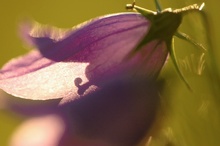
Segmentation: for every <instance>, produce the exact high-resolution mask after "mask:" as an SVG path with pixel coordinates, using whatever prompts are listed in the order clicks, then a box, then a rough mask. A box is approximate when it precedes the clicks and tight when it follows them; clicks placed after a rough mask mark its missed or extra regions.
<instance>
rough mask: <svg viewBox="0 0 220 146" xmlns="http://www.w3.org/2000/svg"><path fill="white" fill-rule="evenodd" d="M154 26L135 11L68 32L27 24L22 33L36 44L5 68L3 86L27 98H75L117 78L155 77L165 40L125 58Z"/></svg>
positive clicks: (164, 51) (164, 54)
mask: <svg viewBox="0 0 220 146" xmlns="http://www.w3.org/2000/svg"><path fill="white" fill-rule="evenodd" d="M149 26H150V22H149V21H148V20H147V19H145V18H144V17H143V16H142V15H140V14H136V13H125V14H123V13H122V14H114V15H108V16H104V17H99V18H97V19H94V20H91V21H89V22H87V23H86V24H83V25H79V26H77V27H75V28H74V29H72V30H69V31H65V32H60V31H58V30H55V29H51V28H49V27H46V26H45V27H43V26H39V25H38V26H33V27H32V28H30V25H25V26H23V28H22V32H21V33H22V36H23V38H24V39H25V41H26V42H28V43H29V44H31V45H33V46H34V47H35V50H33V51H31V52H30V53H28V54H27V55H25V56H22V57H19V58H17V59H13V60H11V61H10V62H9V63H7V64H6V65H5V66H4V67H3V68H2V70H1V71H0V88H2V89H3V90H5V91H6V92H8V93H10V94H13V95H14V96H18V97H22V98H27V99H41V100H46V99H56V98H66V99H67V98H71V99H74V98H77V97H79V96H82V95H85V94H87V93H89V92H90V91H94V90H96V89H98V88H99V87H100V86H102V85H103V84H105V83H107V82H109V81H111V80H114V79H116V78H133V77H135V76H137V77H143V78H153V77H155V76H157V74H158V73H159V71H160V69H161V67H162V66H163V64H164V61H165V60H166V58H167V53H168V50H167V49H166V47H164V46H165V43H160V44H158V41H156V40H155V41H152V42H150V43H148V44H146V45H145V46H144V47H143V49H141V51H139V52H137V53H135V54H134V55H133V56H132V57H129V58H126V56H128V54H129V53H130V52H131V51H132V50H133V48H135V46H136V45H137V44H138V42H140V40H141V39H142V38H143V36H144V35H145V34H146V33H147V31H149ZM156 45H157V49H156V50H155V46H156Z"/></svg>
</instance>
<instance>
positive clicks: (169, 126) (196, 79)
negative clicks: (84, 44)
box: [0, 0, 220, 146]
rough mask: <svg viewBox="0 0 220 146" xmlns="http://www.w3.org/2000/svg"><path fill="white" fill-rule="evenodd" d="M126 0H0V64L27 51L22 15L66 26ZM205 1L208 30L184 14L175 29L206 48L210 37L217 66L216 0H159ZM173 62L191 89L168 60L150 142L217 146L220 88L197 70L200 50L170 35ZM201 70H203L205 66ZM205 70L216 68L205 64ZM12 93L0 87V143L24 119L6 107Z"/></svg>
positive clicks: (167, 3) (121, 6)
mask: <svg viewBox="0 0 220 146" xmlns="http://www.w3.org/2000/svg"><path fill="white" fill-rule="evenodd" d="M131 2H132V0H111V1H102V0H93V1H76V0H62V1H58V0H37V1H29V0H20V1H16V2H15V1H12V0H1V2H0V18H1V21H0V44H1V46H0V66H2V65H3V64H4V63H6V62H7V61H8V60H10V59H11V58H13V57H16V56H19V55H21V54H24V53H26V52H28V51H29V50H28V49H29V48H27V47H26V46H25V45H24V44H23V43H22V41H21V39H20V38H19V37H18V26H19V24H20V23H21V22H22V21H24V20H26V19H33V20H36V21H38V22H40V23H43V24H50V25H53V26H57V27H61V28H69V27H72V26H74V25H77V24H79V23H81V22H84V21H86V20H88V19H91V18H94V17H97V16H101V15H105V14H110V13H117V12H126V10H125V4H127V3H131ZM136 2H137V4H138V5H140V6H142V7H145V8H148V9H152V10H155V6H154V2H153V0H137V1H136ZM202 2H205V4H206V6H205V8H204V11H205V12H206V14H207V18H208V19H207V20H208V22H209V24H210V25H209V26H210V27H209V28H206V26H205V25H204V22H203V21H202V17H201V16H200V15H198V14H188V15H187V16H185V17H184V19H183V23H182V25H181V27H180V30H181V31H183V32H185V33H187V34H189V35H190V36H192V37H193V38H195V39H196V40H198V42H201V43H202V44H204V46H205V47H206V48H207V49H209V47H210V45H208V43H207V40H208V39H210V40H211V41H212V49H213V50H214V51H215V53H214V55H215V56H211V57H210V56H209V57H208V58H204V59H207V60H209V59H210V58H216V64H217V67H218V66H219V64H220V60H219V59H218V58H220V51H219V48H220V44H219V42H218V39H219V38H220V27H219V26H220V19H219V2H218V1H216V0H178V1H177V0H176V1H174V0H161V4H162V6H163V7H164V8H167V7H172V8H181V7H184V6H187V5H190V4H193V3H198V4H201V3H202ZM206 30H209V31H206ZM175 47H176V52H177V56H178V61H179V63H180V65H181V70H182V71H183V73H184V74H185V76H186V79H187V80H188V82H189V83H190V85H191V86H192V88H193V89H194V93H192V92H189V90H188V89H187V88H186V87H185V85H184V83H183V82H182V81H181V80H180V79H179V77H178V75H177V73H176V71H175V69H174V67H173V65H172V62H171V61H168V62H167V63H166V65H165V67H164V68H163V70H162V72H161V74H160V77H159V79H160V80H163V81H164V86H163V89H162V90H161V93H160V94H161V101H162V107H161V115H160V117H159V118H158V121H157V123H160V124H159V125H160V126H159V127H158V128H155V129H157V130H156V131H157V132H155V133H156V134H155V136H154V137H155V138H154V139H153V142H152V145H166V146H173V145H178V146H218V145H220V140H219V138H220V103H219V101H220V99H219V98H220V96H219V95H220V94H219V93H220V92H215V91H214V90H213V84H216V85H218V83H215V81H216V80H210V77H212V78H214V79H215V76H209V75H207V73H206V72H205V71H204V73H202V74H200V72H199V71H198V70H199V69H201V64H202V62H201V61H200V60H201V58H202V57H201V56H202V51H198V50H197V49H196V48H195V47H194V46H192V45H190V44H189V43H187V42H185V41H182V40H179V39H176V41H175ZM205 69H206V68H205ZM209 70H210V72H215V71H216V70H219V68H215V69H213V68H212V66H210V67H209ZM8 99H9V100H11V99H13V97H11V96H9V95H7V94H5V93H4V92H3V91H0V145H1V146H7V145H8V141H9V140H10V136H11V134H12V133H13V131H14V130H15V128H16V127H17V126H18V125H19V124H20V123H21V122H22V121H23V120H24V119H25V118H26V117H25V116H22V115H20V114H18V113H16V112H13V111H11V110H9V109H8V107H7V102H9V101H8Z"/></svg>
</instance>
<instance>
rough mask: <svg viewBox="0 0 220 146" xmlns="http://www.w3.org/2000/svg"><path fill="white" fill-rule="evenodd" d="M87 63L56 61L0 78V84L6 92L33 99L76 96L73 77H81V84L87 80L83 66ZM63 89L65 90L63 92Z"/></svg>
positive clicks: (76, 88)
mask: <svg viewBox="0 0 220 146" xmlns="http://www.w3.org/2000/svg"><path fill="white" fill-rule="evenodd" d="M88 64H89V63H81V62H68V63H67V62H58V63H56V64H53V65H51V66H49V67H46V68H42V69H40V70H38V71H35V72H31V73H28V74H25V75H23V76H19V77H16V78H8V79H6V80H3V81H2V80H0V85H1V88H2V89H3V90H4V89H5V91H7V92H8V93H13V95H14V96H18V97H23V98H27V99H33V100H36V99H38V100H47V99H56V98H62V97H77V96H78V95H77V92H76V91H77V90H78V87H77V85H76V81H75V79H76V78H78V79H81V81H82V82H81V84H84V83H86V82H88V79H87V77H86V76H85V68H86V67H87V66H88ZM60 78H62V80H60ZM1 82H3V83H1ZM55 85H56V86H55ZM8 87H10V88H8ZM50 87H51V88H50ZM48 89H49V90H48ZM64 90H65V91H66V92H63V91H64ZM67 94H68V95H67Z"/></svg>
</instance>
